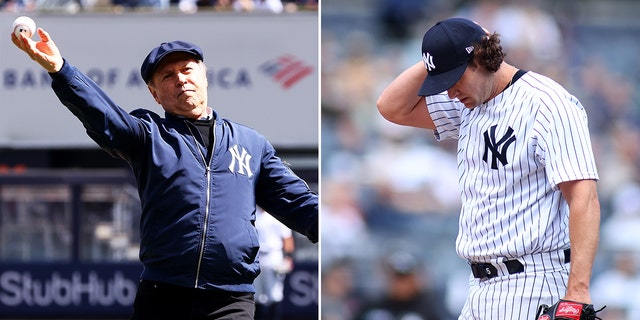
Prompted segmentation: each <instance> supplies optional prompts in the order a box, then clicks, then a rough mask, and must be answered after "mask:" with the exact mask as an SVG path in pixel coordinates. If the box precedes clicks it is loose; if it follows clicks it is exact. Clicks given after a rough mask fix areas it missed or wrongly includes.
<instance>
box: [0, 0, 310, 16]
mask: <svg viewBox="0 0 640 320" xmlns="http://www.w3.org/2000/svg"><path fill="white" fill-rule="evenodd" d="M317 10H318V0H0V12H2V11H5V12H13V13H29V12H34V11H35V12H40V11H45V12H61V13H71V14H75V13H78V12H113V13H123V12H130V11H156V12H170V11H176V12H181V13H185V14H193V13H196V12H198V11H230V12H262V13H273V14H280V13H291V12H297V11H317Z"/></svg>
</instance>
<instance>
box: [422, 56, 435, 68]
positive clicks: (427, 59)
mask: <svg viewBox="0 0 640 320" xmlns="http://www.w3.org/2000/svg"><path fill="white" fill-rule="evenodd" d="M422 61H423V62H424V67H425V68H426V69H427V71H431V70H433V69H435V68H436V65H435V64H433V56H432V55H431V54H430V53H429V52H427V54H426V55H425V54H424V53H423V54H422Z"/></svg>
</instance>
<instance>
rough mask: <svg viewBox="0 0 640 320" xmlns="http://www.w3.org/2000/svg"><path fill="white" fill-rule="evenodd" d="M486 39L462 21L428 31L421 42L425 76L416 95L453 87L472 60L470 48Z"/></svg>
mask: <svg viewBox="0 0 640 320" xmlns="http://www.w3.org/2000/svg"><path fill="white" fill-rule="evenodd" d="M486 36H487V32H486V31H485V30H484V29H483V28H482V27H481V26H479V25H478V24H477V23H475V22H473V21H471V20H468V19H464V18H450V19H446V20H443V21H440V22H438V23H437V24H436V25H434V26H433V27H431V29H429V30H428V31H427V32H426V33H425V34H424V37H423V38H422V60H423V61H424V66H425V68H426V69H427V73H428V75H427V77H426V78H425V80H424V82H423V83H422V87H420V90H419V91H418V95H420V96H431V95H434V94H438V93H441V92H443V91H445V90H447V89H449V88H451V87H452V86H453V85H454V84H456V82H458V80H460V77H462V74H463V73H464V71H465V70H466V69H467V64H468V63H469V60H470V59H471V58H472V57H473V45H474V44H476V43H480V41H481V40H482V39H483V38H484V37H486Z"/></svg>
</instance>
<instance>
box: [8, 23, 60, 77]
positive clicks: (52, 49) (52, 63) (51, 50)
mask: <svg viewBox="0 0 640 320" xmlns="http://www.w3.org/2000/svg"><path fill="white" fill-rule="evenodd" d="M37 33H38V35H39V36H40V41H35V40H33V39H31V38H29V37H26V36H25V35H23V34H20V37H18V36H16V35H15V34H14V33H13V32H12V33H11V41H13V44H15V45H16V47H18V48H19V49H20V50H22V51H24V52H26V53H27V54H28V55H29V57H30V58H31V59H33V60H34V61H35V62H37V63H38V64H39V65H41V66H42V67H43V68H44V69H45V70H47V71H48V72H51V73H55V72H58V71H60V69H62V65H63V64H64V60H63V59H62V55H61V54H60V50H58V47H57V46H56V44H55V43H54V42H53V40H51V37H49V34H48V33H47V32H46V31H44V30H43V29H42V28H38V30H37Z"/></svg>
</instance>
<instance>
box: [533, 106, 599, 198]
mask: <svg viewBox="0 0 640 320" xmlns="http://www.w3.org/2000/svg"><path fill="white" fill-rule="evenodd" d="M540 97H541V106H540V114H539V115H538V116H537V117H536V125H537V128H536V129H537V130H538V131H539V134H540V136H539V137H540V139H541V141H539V143H540V148H539V150H538V157H539V160H540V161H541V162H543V163H544V164H545V166H546V171H547V178H548V180H549V182H550V183H551V185H552V186H553V188H557V185H558V184H559V183H561V182H565V181H573V180H583V179H595V180H597V179H598V173H597V169H596V164H595V159H594V156H593V150H592V147H591V138H590V135H589V129H588V123H587V114H586V112H585V110H584V108H583V106H582V104H581V103H580V101H578V99H577V98H575V97H574V96H571V95H568V94H567V95H566V96H561V97H552V96H545V95H541V96H540Z"/></svg>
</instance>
